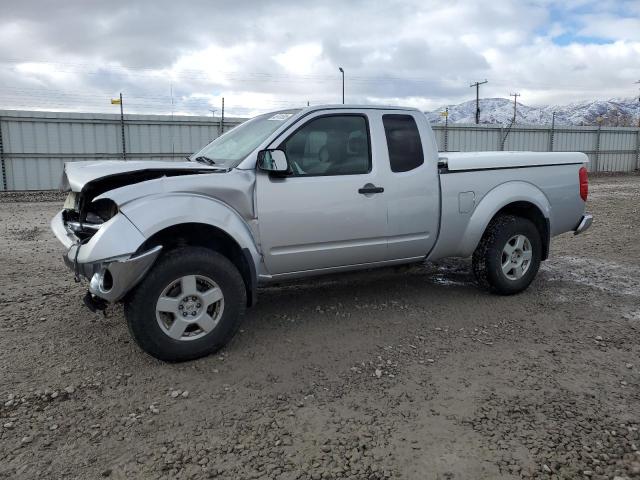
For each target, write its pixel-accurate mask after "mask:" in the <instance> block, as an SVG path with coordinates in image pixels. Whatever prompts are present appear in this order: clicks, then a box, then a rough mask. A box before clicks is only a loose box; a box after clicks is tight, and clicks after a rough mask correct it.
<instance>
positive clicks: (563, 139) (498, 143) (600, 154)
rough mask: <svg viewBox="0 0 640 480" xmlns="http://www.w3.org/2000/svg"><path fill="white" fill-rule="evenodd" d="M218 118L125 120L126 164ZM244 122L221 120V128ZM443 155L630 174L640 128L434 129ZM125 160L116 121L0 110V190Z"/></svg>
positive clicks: (48, 184)
mask: <svg viewBox="0 0 640 480" xmlns="http://www.w3.org/2000/svg"><path fill="white" fill-rule="evenodd" d="M219 121H220V119H219V118H216V119H214V118H212V117H179V116H175V117H173V118H172V117H170V116H160V115H125V137H126V145H127V159H129V160H157V159H168V160H179V159H182V158H183V157H184V156H185V155H188V154H190V153H192V152H194V151H196V150H198V149H199V148H200V147H202V146H203V145H205V144H206V143H208V142H209V141H210V140H212V139H213V138H216V137H217V136H218V130H219ZM241 121H242V119H225V125H224V127H225V128H224V129H225V131H226V130H229V129H230V128H232V127H234V126H236V125H238V124H239V123H240V122H241ZM434 130H435V134H436V139H437V142H438V146H439V148H440V149H441V150H443V151H444V150H447V151H479V150H483V151H487V150H501V149H502V146H503V143H504V150H533V151H541V152H545V151H550V150H554V151H579V152H584V153H586V154H587V155H588V156H589V159H590V160H591V163H590V165H589V168H590V170H591V171H598V172H628V171H632V170H635V169H638V168H640V130H639V129H637V128H612V127H607V128H602V129H598V127H558V128H555V129H554V130H553V132H552V130H551V128H550V127H537V126H516V127H513V128H511V129H510V130H509V129H507V128H503V127H500V126H495V125H460V124H455V125H451V126H448V127H447V128H445V127H444V126H443V125H437V126H435V127H434ZM120 158H122V137H121V128H120V116H119V115H112V114H94V113H55V112H24V111H11V110H6V111H0V160H1V162H2V182H1V183H0V189H7V190H40V189H55V188H58V185H59V182H60V177H61V175H62V168H63V164H64V162H70V161H78V160H97V159H120Z"/></svg>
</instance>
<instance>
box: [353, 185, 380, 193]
mask: <svg viewBox="0 0 640 480" xmlns="http://www.w3.org/2000/svg"><path fill="white" fill-rule="evenodd" d="M382 192H384V188H382V187H376V186H375V185H374V184H373V183H367V184H366V185H365V186H364V187H362V188H360V189H358V193H361V194H363V195H369V194H371V193H382Z"/></svg>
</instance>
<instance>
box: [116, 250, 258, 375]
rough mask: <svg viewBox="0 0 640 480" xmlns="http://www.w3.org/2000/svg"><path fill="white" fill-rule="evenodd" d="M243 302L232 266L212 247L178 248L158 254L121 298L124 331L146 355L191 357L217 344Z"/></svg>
mask: <svg viewBox="0 0 640 480" xmlns="http://www.w3.org/2000/svg"><path fill="white" fill-rule="evenodd" d="M246 304H247V300H246V290H245V286H244V282H243V280H242V277H241V276H240V273H239V272H238V270H237V269H236V267H235V266H234V265H233V263H231V262H230V261H229V260H228V259H227V258H226V257H224V256H223V255H220V254H219V253H217V252H214V251H211V250H209V249H206V248H200V247H182V248H178V249H175V250H172V251H171V252H169V253H168V254H166V255H164V256H163V257H161V258H160V259H159V260H158V262H157V263H156V265H154V267H153V268H152V269H151V271H150V272H149V273H148V275H147V276H146V277H145V278H144V279H143V280H142V281H141V282H140V284H139V285H138V287H137V288H136V289H135V291H134V292H133V293H132V294H131V295H130V296H129V298H128V299H127V300H126V302H125V310H124V311H125V316H126V318H127V324H128V326H129V331H130V332H131V335H132V336H133V338H134V340H135V341H136V343H137V344H138V345H139V346H140V347H141V348H142V349H143V350H144V351H145V352H147V353H149V354H150V355H152V356H154V357H156V358H158V359H160V360H165V361H169V362H180V361H185V360H193V359H196V358H200V357H203V356H206V355H209V354H211V353H213V352H215V351H217V350H219V349H220V348H222V347H223V346H224V345H225V344H226V343H227V342H228V341H229V340H231V338H232V337H233V335H234V334H235V333H236V332H237V330H238V328H239V326H240V321H241V317H242V315H243V314H244V310H245V307H246Z"/></svg>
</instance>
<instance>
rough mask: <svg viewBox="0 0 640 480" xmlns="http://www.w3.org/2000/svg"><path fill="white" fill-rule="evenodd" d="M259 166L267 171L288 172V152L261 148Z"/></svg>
mask: <svg viewBox="0 0 640 480" xmlns="http://www.w3.org/2000/svg"><path fill="white" fill-rule="evenodd" d="M258 168H260V170H264V171H265V172H275V173H286V172H288V171H289V162H288V161H287V154H286V153H284V151H282V150H261V151H260V152H258Z"/></svg>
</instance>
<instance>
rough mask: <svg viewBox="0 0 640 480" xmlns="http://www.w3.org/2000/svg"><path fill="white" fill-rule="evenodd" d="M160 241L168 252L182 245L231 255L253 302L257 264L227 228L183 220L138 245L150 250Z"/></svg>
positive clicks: (143, 249) (229, 256)
mask: <svg viewBox="0 0 640 480" xmlns="http://www.w3.org/2000/svg"><path fill="white" fill-rule="evenodd" d="M156 245H162V251H163V252H168V251H170V250H173V249H174V248H178V247H186V246H194V247H204V248H209V249H211V250H215V251H216V252H218V253H220V254H221V255H224V256H225V257H227V258H228V259H229V260H230V261H231V263H233V264H234V265H235V266H236V268H237V269H238V271H239V272H240V275H242V279H243V280H244V284H245V287H246V289H247V304H248V306H251V305H252V304H253V301H254V297H255V292H254V291H253V290H254V288H255V285H254V283H255V282H254V280H253V278H252V277H253V270H254V269H253V268H252V266H251V265H249V263H248V260H247V258H246V257H245V255H244V253H243V251H242V248H240V245H238V244H237V243H236V241H235V240H234V239H233V238H232V237H231V236H230V235H229V234H228V233H226V232H225V231H223V230H221V229H219V228H217V227H214V226H212V225H207V224H203V223H181V224H178V225H172V226H170V227H167V228H165V229H164V230H160V231H159V232H157V233H155V234H154V235H152V236H151V237H149V238H148V239H147V240H146V241H145V242H144V243H143V244H142V245H141V247H140V248H139V249H138V250H139V251H146V250H148V249H150V248H153V247H155V246H156Z"/></svg>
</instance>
